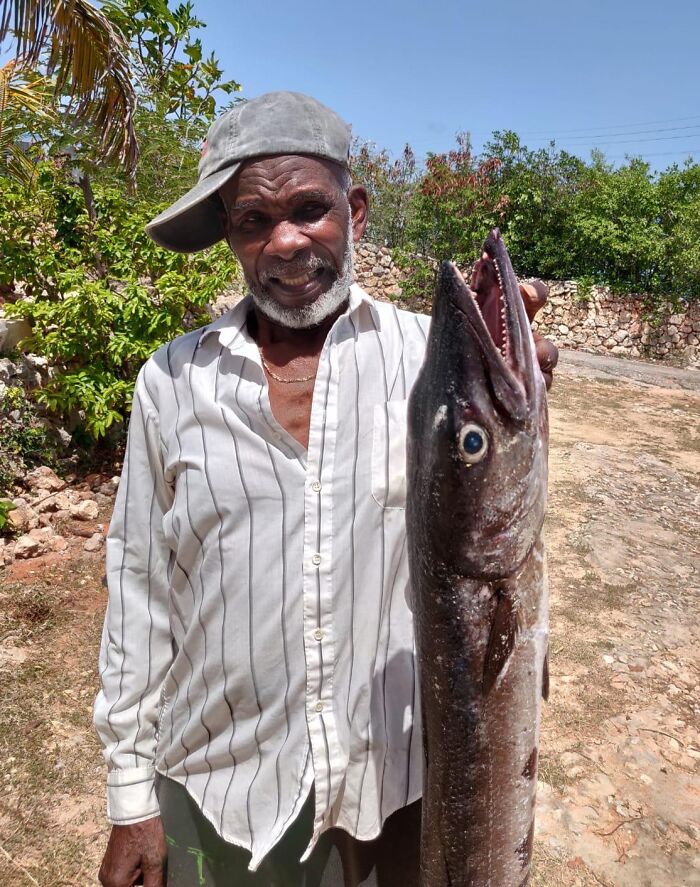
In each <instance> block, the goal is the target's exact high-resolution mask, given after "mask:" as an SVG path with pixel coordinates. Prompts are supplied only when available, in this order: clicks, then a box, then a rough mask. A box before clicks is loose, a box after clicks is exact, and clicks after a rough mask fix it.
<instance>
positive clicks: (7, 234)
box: [0, 163, 237, 438]
mask: <svg viewBox="0 0 700 887" xmlns="http://www.w3.org/2000/svg"><path fill="white" fill-rule="evenodd" d="M93 197H94V214H95V218H94V219H91V218H90V216H89V214H88V210H87V208H86V206H85V203H84V201H82V197H81V192H80V190H79V189H78V187H77V186H76V185H74V184H72V183H71V182H70V180H69V179H68V177H67V174H66V171H65V170H64V169H62V168H61V167H60V165H57V164H50V163H47V164H44V166H43V168H42V169H41V172H40V175H39V177H38V183H37V187H36V188H35V189H34V190H33V191H32V192H28V191H24V190H23V189H21V187H20V186H19V185H15V184H12V183H10V182H9V181H7V180H0V198H2V199H1V201H0V255H3V256H4V258H5V261H4V262H3V269H4V272H3V273H4V275H5V282H12V283H15V284H17V285H20V286H21V287H22V289H23V290H24V292H25V293H26V295H27V298H26V299H24V300H20V301H17V302H16V303H15V304H14V305H7V306H6V308H5V310H6V313H7V314H8V315H10V316H23V317H25V318H27V320H29V322H30V323H31V325H32V330H33V331H32V336H31V338H30V339H29V340H28V341H27V342H26V343H23V344H24V347H28V348H31V350H32V351H33V352H35V353H36V354H39V355H42V356H43V357H46V358H47V359H48V361H49V362H50V363H51V364H52V365H54V366H55V368H56V373H55V375H54V377H53V379H52V380H50V381H49V382H48V383H47V385H45V386H44V387H43V388H41V389H40V390H39V391H38V392H37V393H36V397H37V400H38V401H39V402H40V403H43V404H44V405H45V406H46V407H48V408H49V409H50V410H51V411H52V412H54V413H56V414H57V415H59V416H60V417H62V419H64V420H65V421H70V420H71V419H72V420H75V418H76V416H77V418H78V419H79V422H80V423H81V424H82V425H83V426H84V428H85V429H86V430H87V431H88V432H89V434H90V435H91V436H92V437H93V438H99V437H101V436H102V435H104V434H105V432H106V431H107V429H108V428H109V427H110V426H112V425H113V424H114V423H115V422H121V421H123V420H124V419H125V418H126V416H127V414H128V412H129V409H130V403H131V395H132V391H133V383H134V380H135V378H136V374H137V372H138V370H139V367H140V366H141V364H142V363H143V362H144V361H145V360H146V358H147V357H148V356H149V355H150V354H151V353H152V352H153V351H154V350H155V349H156V348H158V347H159V345H161V344H162V343H164V342H167V341H169V340H170V339H172V338H174V337H175V336H176V335H178V334H179V333H181V332H182V331H183V320H184V318H185V316H188V317H189V318H191V319H192V321H193V323H195V324H203V323H206V322H207V321H208V315H207V314H206V312H205V311H204V307H205V306H206V305H207V304H208V303H209V302H211V301H213V299H214V298H215V297H216V296H217V295H218V293H220V292H221V290H222V289H224V288H225V285H226V283H227V282H228V281H229V280H230V279H231V278H232V277H234V276H235V275H236V273H237V265H236V262H235V259H234V257H233V255H232V253H231V252H230V250H229V249H228V247H227V246H226V245H225V244H218V245H217V246H215V247H214V248H212V249H211V250H208V251H207V252H204V253H196V254H193V255H186V254H182V253H173V252H170V251H167V250H164V249H162V248H160V247H158V246H157V245H156V244H155V243H153V241H152V240H151V239H150V238H149V237H148V236H147V235H146V233H145V231H144V228H145V225H146V223H147V222H148V221H149V220H150V219H151V218H152V217H153V216H154V215H155V214H156V213H157V212H158V211H159V209H161V208H162V207H161V206H157V205H156V206H154V205H153V204H149V203H145V202H139V201H138V200H136V199H133V198H129V197H127V196H125V195H124V194H123V193H122V191H121V190H120V189H118V188H116V187H111V186H108V185H105V186H102V185H96V186H95V190H94V195H93ZM0 282H3V281H2V279H0Z"/></svg>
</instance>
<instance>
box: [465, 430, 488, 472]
mask: <svg viewBox="0 0 700 887" xmlns="http://www.w3.org/2000/svg"><path fill="white" fill-rule="evenodd" d="M458 443H459V455H460V456H461V457H462V459H464V461H465V462H466V463H467V465H475V464H476V463H477V462H481V460H482V459H483V458H484V456H485V455H486V451H487V450H488V448H489V438H488V435H487V434H486V431H485V430H484V429H483V428H482V427H481V425H477V424H476V423H475V422H467V424H466V425H462V427H461V428H460V429H459V434H458Z"/></svg>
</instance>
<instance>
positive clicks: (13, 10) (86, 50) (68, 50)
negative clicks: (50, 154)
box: [0, 0, 138, 171]
mask: <svg viewBox="0 0 700 887" xmlns="http://www.w3.org/2000/svg"><path fill="white" fill-rule="evenodd" d="M10 35H11V36H12V38H13V39H12V46H13V49H14V52H15V55H16V58H15V67H16V68H17V69H20V70H22V71H28V72H37V73H39V74H44V75H45V76H48V75H49V74H50V75H51V76H52V78H53V84H54V93H55V97H56V99H57V100H59V101H62V103H63V110H64V112H65V113H66V114H67V115H70V119H71V120H72V121H73V124H74V126H77V127H82V126H83V125H85V124H89V125H90V126H91V127H92V129H93V131H94V132H96V133H97V134H98V141H99V149H100V154H101V155H102V156H103V157H106V158H109V159H116V160H118V161H119V162H122V163H124V164H125V165H126V167H127V169H128V170H129V171H133V169H134V168H135V166H136V161H137V159H138V147H137V142H136V133H135V130H134V123H133V114H134V105H135V100H136V96H135V92H134V88H133V84H132V82H131V76H130V69H129V61H128V47H127V44H126V42H125V40H124V37H123V36H122V35H121V34H120V33H119V31H118V30H117V29H116V28H115V27H114V26H113V24H112V23H111V22H110V21H109V19H107V18H106V17H105V15H104V14H103V13H102V12H101V11H100V10H99V9H97V8H96V7H94V6H93V5H92V4H90V3H89V2H87V0H0V44H2V42H3V41H4V40H5V39H6V38H7V37H8V36H10ZM5 110H7V105H6V106H5ZM2 113H4V112H3V109H2V108H0V114H2ZM8 171H9V170H8Z"/></svg>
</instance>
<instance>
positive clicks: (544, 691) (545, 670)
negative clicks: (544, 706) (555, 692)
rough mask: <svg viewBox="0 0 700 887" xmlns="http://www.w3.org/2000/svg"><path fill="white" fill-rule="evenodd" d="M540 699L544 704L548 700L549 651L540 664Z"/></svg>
mask: <svg viewBox="0 0 700 887" xmlns="http://www.w3.org/2000/svg"><path fill="white" fill-rule="evenodd" d="M542 698H543V699H544V701H545V702H546V701H547V700H548V699H549V650H547V652H546V653H545V654H544V662H543V663H542Z"/></svg>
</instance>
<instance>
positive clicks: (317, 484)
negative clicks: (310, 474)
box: [311, 480, 321, 493]
mask: <svg viewBox="0 0 700 887" xmlns="http://www.w3.org/2000/svg"><path fill="white" fill-rule="evenodd" d="M311 489H312V490H313V491H314V493H320V492H321V483H320V481H317V480H315V481H314V482H313V483H312V484H311Z"/></svg>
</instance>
